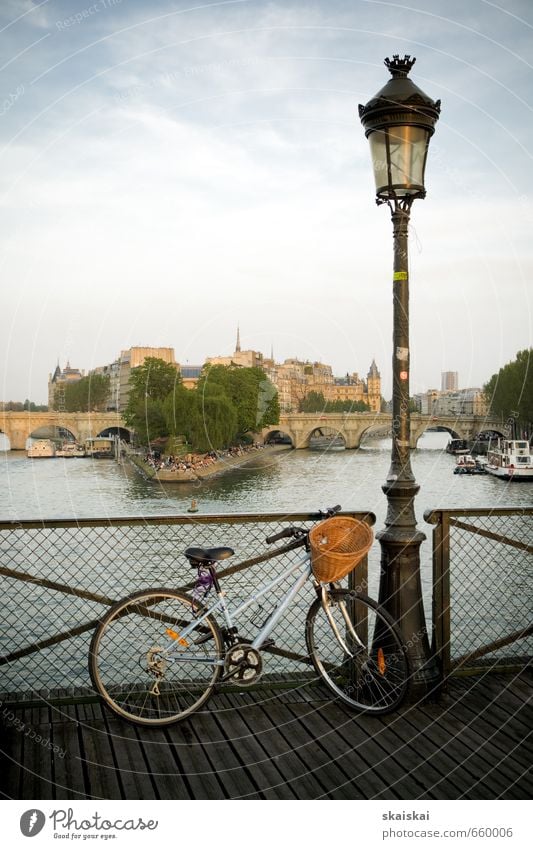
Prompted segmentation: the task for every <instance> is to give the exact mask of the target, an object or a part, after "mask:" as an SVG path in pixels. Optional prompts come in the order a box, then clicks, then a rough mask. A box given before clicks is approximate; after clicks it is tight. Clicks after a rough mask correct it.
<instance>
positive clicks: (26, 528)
mask: <svg viewBox="0 0 533 849" xmlns="http://www.w3.org/2000/svg"><path fill="white" fill-rule="evenodd" d="M345 515H350V516H354V517H355V518H359V519H363V520H364V521H366V522H367V523H368V524H373V522H374V517H373V515H372V514H361V513H355V512H350V511H348V512H346V511H345ZM318 518H319V516H318V515H316V514H309V513H293V514H266V515H263V514H262V515H255V514H252V515H236V514H231V515H222V516H190V517H189V516H179V517H168V516H164V517H146V518H122V517H121V518H117V519H108V520H101V519H100V520H98V519H91V520H79V521H68V520H65V521H49V522H48V521H45V522H31V521H21V522H3V523H0V590H1V592H2V601H3V604H2V618H3V625H4V627H3V629H2V633H1V635H0V655H1V657H0V674H1V677H2V682H1V683H0V697H1V698H2V699H3V700H4V701H6V700H16V701H25V700H28V699H30V700H31V699H32V698H34V697H37V696H38V695H39V696H42V695H46V696H47V697H50V696H51V695H53V694H54V693H59V692H60V691H61V692H62V693H63V694H66V693H68V692H72V693H73V694H74V692H76V693H77V694H78V695H79V694H80V692H84V691H85V689H87V693H90V689H89V688H90V680H89V674H88V667H87V656H88V649H89V643H90V639H91V636H92V633H93V631H94V628H95V627H96V624H97V621H98V619H99V618H100V617H101V616H102V615H103V613H104V612H105V611H106V610H107V609H108V608H109V605H111V604H112V603H113V602H115V601H117V600H119V599H120V598H122V597H124V596H125V595H128V594H130V593H132V592H135V591H136V590H140V589H145V588H150V587H170V588H191V587H192V585H193V584H194V580H195V578H196V570H193V569H191V566H190V565H189V562H188V561H187V560H186V558H185V557H184V556H183V552H184V550H185V549H186V548H187V547H189V546H201V547H213V546H216V545H224V546H230V547H231V548H233V549H234V550H235V556H234V557H233V558H232V559H231V560H229V561H224V562H223V563H221V564H219V569H218V573H219V575H220V577H221V579H222V584H223V588H224V590H226V591H227V594H228V597H229V598H230V599H231V603H232V604H234V605H236V604H237V603H238V602H239V601H241V600H244V598H246V597H248V596H249V595H250V594H251V593H252V592H254V591H255V590H256V589H257V588H258V587H259V586H260V585H261V584H263V583H265V582H266V581H268V580H272V579H273V578H274V577H275V576H276V575H278V574H280V572H281V571H282V570H284V569H286V568H287V567H288V565H289V564H290V563H291V562H293V563H296V562H297V561H298V560H299V559H301V557H302V549H297V550H295V551H291V552H285V553H283V554H279V555H277V556H276V555H275V551H278V550H279V547H280V545H281V546H282V544H280V543H278V544H276V545H275V546H273V547H272V548H274V549H275V551H274V552H271V551H268V546H267V545H266V543H265V538H266V537H267V536H268V535H271V534H274V533H277V532H278V531H279V530H281V529H282V528H283V527H286V526H287V525H289V524H297V525H299V526H301V527H306V528H307V527H310V526H311V524H312V523H313V522H315V521H316V520H317V519H318ZM282 547H283V546H282ZM273 555H274V556H273ZM366 568H367V563H366V558H365V560H364V561H363V563H362V564H360V566H359V567H358V568H357V570H356V572H357V576H356V578H355V581H354V583H355V584H357V582H359V583H360V584H361V587H362V589H363V590H364V589H365V587H366ZM292 580H294V578H293V579H292ZM353 580H354V579H353V578H352V581H353ZM290 582H291V579H290V578H289V579H288V583H286V582H284V583H283V584H281V585H280V586H279V587H277V588H275V589H274V590H272V592H271V593H269V595H268V597H267V598H268V601H266V602H265V601H262V600H260V601H259V602H258V603H257V604H254V605H252V607H251V608H250V609H249V610H247V611H246V612H245V613H244V614H243V616H242V618H241V619H240V621H239V634H241V635H247V633H250V635H254V636H255V634H256V633H257V631H258V628H259V626H260V625H261V624H263V623H264V621H265V620H266V619H267V617H268V615H269V614H270V612H271V611H272V609H273V608H274V607H275V605H276V603H277V602H278V601H279V599H280V597H281V596H282V595H283V594H284V593H285V592H286V591H287V589H288V587H289V586H290ZM314 598H315V594H314V591H313V586H312V584H311V582H307V584H306V585H305V586H304V588H303V589H302V591H301V592H300V593H299V595H298V596H297V598H296V600H295V602H294V604H293V605H292V606H291V607H290V608H289V609H288V611H287V613H286V615H285V617H284V618H283V620H282V622H281V623H280V624H279V625H278V626H276V629H275V630H274V632H273V633H272V635H271V636H272V638H273V640H274V641H275V644H274V646H273V647H272V648H271V649H270V650H269V657H268V658H267V664H265V665H267V675H268V679H269V681H270V682H274V681H284V682H286V681H287V680H290V679H291V678H293V677H298V676H299V675H301V674H302V671H305V672H307V671H308V670H309V665H308V662H307V650H306V646H305V631H304V628H305V617H306V614H307V611H308V609H309V607H310V604H311V602H312V601H313V600H314Z"/></svg>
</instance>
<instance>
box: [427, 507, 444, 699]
mask: <svg viewBox="0 0 533 849" xmlns="http://www.w3.org/2000/svg"><path fill="white" fill-rule="evenodd" d="M424 518H425V520H426V522H430V523H432V524H434V525H435V527H434V529H433V545H432V550H433V551H432V553H433V593H432V617H433V629H432V653H433V656H434V657H435V659H436V661H437V665H438V669H439V677H440V684H441V686H443V685H445V684H446V681H447V679H448V676H449V674H450V521H449V516H448V514H447V513H446V511H445V510H428V511H426V513H425V514H424Z"/></svg>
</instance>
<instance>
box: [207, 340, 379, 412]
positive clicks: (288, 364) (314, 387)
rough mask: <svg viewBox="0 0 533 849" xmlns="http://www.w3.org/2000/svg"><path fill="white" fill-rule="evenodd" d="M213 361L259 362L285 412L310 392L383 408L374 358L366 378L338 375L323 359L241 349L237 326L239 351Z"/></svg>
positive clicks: (248, 364)
mask: <svg viewBox="0 0 533 849" xmlns="http://www.w3.org/2000/svg"><path fill="white" fill-rule="evenodd" d="M207 362H208V363H212V364H213V365H232V364H233V365H238V366H243V367H251V366H256V367H258V368H261V369H262V370H263V371H264V372H265V374H266V376H267V377H268V378H269V380H270V381H271V382H272V383H273V384H274V386H275V387H276V389H277V391H278V400H279V405H280V409H281V411H282V412H283V413H291V412H298V409H299V406H300V403H301V402H302V401H303V400H304V398H305V397H306V396H307V395H308V394H309V393H310V392H317V393H321V394H322V395H323V396H324V398H325V400H326V401H362V402H363V403H364V404H368V406H369V407H370V409H371V410H372V411H374V412H378V413H379V411H380V409H381V375H380V373H379V371H378V368H377V366H376V363H375V360H373V361H372V364H371V366H370V370H369V372H368V375H367V379H366V381H364V380H361V379H360V378H359V376H358V374H357V373H356V372H354V373H353V374H351V375H350V374H347V375H346V377H343V378H337V377H335V376H334V374H333V370H332V368H331V366H329V365H327V364H326V363H321V362H313V363H312V362H309V360H305V361H304V360H299V359H297V358H289V359H286V360H284V361H283V362H282V363H277V362H276V361H275V360H274V354H273V352H271V355H270V357H269V358H266V357H264V356H263V354H261V353H260V352H259V351H251V350H250V351H243V350H241V342H240V331H239V329H237V344H236V346H235V351H234V352H233V354H231V355H230V356H228V357H209V358H208V360H207Z"/></svg>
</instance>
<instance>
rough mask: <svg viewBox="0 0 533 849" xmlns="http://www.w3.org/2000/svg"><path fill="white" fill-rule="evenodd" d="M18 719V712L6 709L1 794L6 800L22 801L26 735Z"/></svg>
mask: <svg viewBox="0 0 533 849" xmlns="http://www.w3.org/2000/svg"><path fill="white" fill-rule="evenodd" d="M18 719H19V717H18V715H17V711H15V710H12V709H11V708H6V713H5V714H4V716H3V717H2V724H1V727H2V746H1V749H2V752H1V766H2V768H1V769H0V793H1V794H2V796H3V797H4V798H6V799H22V778H23V770H22V764H23V760H24V734H23V733H22V731H21V730H20V727H19V726H18V723H17V720H18ZM37 798H38V797H37Z"/></svg>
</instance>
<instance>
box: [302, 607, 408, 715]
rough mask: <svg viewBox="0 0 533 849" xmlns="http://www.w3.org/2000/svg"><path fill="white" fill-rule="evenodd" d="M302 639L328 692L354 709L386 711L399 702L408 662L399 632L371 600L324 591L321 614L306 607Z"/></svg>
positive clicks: (403, 690)
mask: <svg viewBox="0 0 533 849" xmlns="http://www.w3.org/2000/svg"><path fill="white" fill-rule="evenodd" d="M306 641H307V648H308V650H309V655H310V657H311V660H312V661H313V665H314V667H315V669H316V671H317V672H318V674H319V675H320V677H321V678H322V680H323V681H324V682H325V684H327V686H328V687H329V689H330V690H331V691H332V692H333V693H334V694H335V695H336V696H337V697H338V698H339V699H341V700H342V701H343V702H344V703H345V704H347V705H349V706H350V707H351V708H353V709H354V710H358V711H365V712H368V713H374V714H383V713H390V712H391V711H393V710H395V709H396V708H397V707H398V706H399V705H400V704H401V702H402V701H403V699H404V698H405V695H406V693H407V689H408V685H409V664H408V660H407V654H406V651H405V648H404V646H403V641H402V636H401V634H400V631H399V630H398V628H397V627H396V625H395V624H394V622H393V621H392V619H391V618H390V616H389V615H388V613H386V611H385V610H383V609H382V608H381V607H380V606H379V605H378V604H377V603H376V602H375V601H373V600H372V599H370V598H367V597H366V596H362V595H358V594H357V593H355V592H353V591H351V590H330V591H329V592H328V593H327V612H326V610H325V609H324V607H323V605H322V602H321V600H320V599H317V600H316V601H315V602H314V603H313V604H312V605H311V607H310V609H309V613H308V614H307V620H306Z"/></svg>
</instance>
